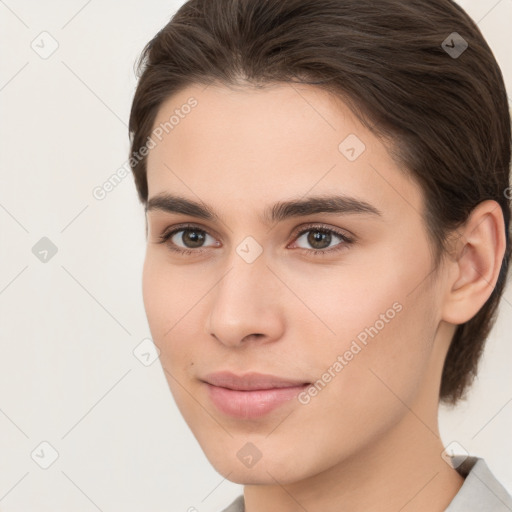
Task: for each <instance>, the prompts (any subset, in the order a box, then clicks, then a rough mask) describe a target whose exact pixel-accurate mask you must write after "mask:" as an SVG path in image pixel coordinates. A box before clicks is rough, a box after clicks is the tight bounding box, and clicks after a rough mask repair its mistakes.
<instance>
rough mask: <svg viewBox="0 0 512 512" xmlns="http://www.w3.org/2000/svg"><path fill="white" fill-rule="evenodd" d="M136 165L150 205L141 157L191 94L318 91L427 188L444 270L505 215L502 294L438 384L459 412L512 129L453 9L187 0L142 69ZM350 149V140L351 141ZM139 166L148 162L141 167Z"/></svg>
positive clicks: (478, 47) (448, 1) (477, 350)
mask: <svg viewBox="0 0 512 512" xmlns="http://www.w3.org/2000/svg"><path fill="white" fill-rule="evenodd" d="M136 71H137V76H138V77H139V81H138V85H137V89H136V92H135V96H134V99H133V104H132V108H131V113H130V121H129V132H130V141H131V148H130V166H131V169H132V172H133V175H134V179H135V184H136V187H137V192H138V195H139V198H140V201H141V202H142V203H143V204H147V200H148V184H147V167H146V162H147V157H146V156H145V155H144V156H143V157H141V156H140V155H141V152H140V150H141V148H143V147H144V146H145V145H146V144H147V141H148V137H149V136H150V135H151V133H152V130H153V129H154V126H153V125H154V122H155V119H156V116H157V112H158V110H159V108H160V106H161V105H162V103H163V102H164V101H165V100H167V99H168V98H169V97H170V96H172V95H173V94H175V93H177V92H179V91H180V90H182V89H184V88H186V87H187V86H189V85H193V84H205V85H209V84H213V83H216V84H220V85H225V86H228V87H244V86H255V87H263V86H265V85H267V84H268V85H272V84H274V83H283V82H289V83H305V84H313V85H315V86H317V87H319V88H322V89H323V90H325V91H327V92H329V93H332V94H333V95H335V96H336V97H339V98H340V99H342V101H344V102H345V103H347V104H348V106H349V107H350V108H351V110H352V111H353V112H354V114H355V115H356V116H357V118H358V119H359V120H360V121H361V123H362V124H363V125H364V126H366V127H367V128H369V129H370V130H371V131H372V132H373V133H374V134H375V135H376V136H378V137H380V138H381V139H382V140H383V141H385V142H386V146H387V147H388V150H389V152H390V154H391V155H392V156H393V158H394V159H395V160H396V162H397V163H398V164H399V166H400V168H401V169H402V170H403V172H405V173H407V175H409V176H411V177H412V178H413V179H414V180H415V182H416V183H417V184H418V185H419V186H420V188H421V190H422V192H423V197H424V200H425V209H424V211H423V212H421V213H422V215H423V219H424V222H425V225H426V228H427V232H428V235H429V239H430V241H431V250H432V256H433V261H434V268H437V267H438V265H439V263H440V261H441V256H442V254H444V253H446V251H448V241H449V239H450V237H449V234H450V232H451V233H452V234H453V232H454V230H456V228H457V227H460V226H461V225H462V224H463V223H464V222H465V221H466V220H467V218H468V216H469V214H470V213H471V211H472V209H473V208H474V207H475V206H477V205H478V204H479V203H480V202H482V201H484V200H487V199H493V200H495V201H497V202H498V203H499V205H500V207H501V209H502V211H503V216H504V219H505V231H506V252H505V256H504V258H503V261H502V265H501V270H500V273H499V278H498V281H497V284H496V286H495V287H494V290H493V291H492V293H491V296H490V297H489V299H488V300H487V301H486V303H485V304H484V306H483V307H482V308H481V309H480V310H479V312H478V313H477V314H476V315H475V316H474V317H473V318H471V319H470V320H469V321H468V322H466V323H464V324H462V325H458V326H457V328H456V332H455V335H454V337H453V340H452V342H451V345H450V348H449V351H448V354H447V357H446V361H445V363H444V368H443V374H442V379H441V387H440V400H441V401H444V402H445V403H451V404H455V403H456V402H457V401H458V400H459V399H461V398H463V397H464V396H465V392H466V390H467V388H468V387H469V385H470V384H471V382H472V381H473V379H474V377H475V375H476V372H477V365H478V361H479V358H480V355H481V353H482V350H483V347H484V343H485V340H486V339H487V337H488V335H489V332H490V330H491V328H492V326H493V325H494V323H495V320H496V315H497V308H498V304H499V301H500V298H501V295H502V293H503V290H504V286H505V283H506V278H507V273H508V263H509V259H510V253H511V247H510V238H509V221H510V204H509V197H510V194H509V171H510V157H511V126H510V123H511V121H510V112H509V106H508V100H507V94H506V90H505V85H504V81H503V76H502V74H501V71H500V68H499V66H498V64H497V62H496V60H495V58H494V55H493V53H492V51H491V49H490V48H489V46H488V45H487V43H486V41H485V40H484V37H483V36H482V33H481V32H480V30H479V28H478V27H477V25H476V24H475V22H474V21H473V20H472V19H471V18H470V17H469V16H468V15H467V14H466V13H465V12H464V11H463V10H462V9H461V7H460V6H458V5H457V4H456V3H455V2H453V1H452V0H379V1H377V2H376V1H375V0H189V1H187V2H186V3H185V4H184V5H182V7H181V8H179V10H178V11H177V12H176V13H175V15H174V16H173V17H172V18H171V20H170V21H169V23H167V25H166V26H165V27H163V28H162V29H161V30H160V31H159V32H158V33H157V34H156V36H155V37H154V38H153V39H152V40H151V41H149V43H148V44H147V45H146V46H145V48H144V49H143V51H142V53H141V55H140V58H139V61H138V63H137V70H136ZM340 142H341V141H340ZM135 155H137V158H134V157H135Z"/></svg>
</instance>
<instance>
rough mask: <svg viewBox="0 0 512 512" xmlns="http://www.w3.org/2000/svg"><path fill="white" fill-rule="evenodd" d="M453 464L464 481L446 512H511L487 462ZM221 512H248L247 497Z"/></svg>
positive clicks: (474, 459)
mask: <svg viewBox="0 0 512 512" xmlns="http://www.w3.org/2000/svg"><path fill="white" fill-rule="evenodd" d="M452 461H453V462H452V464H453V466H454V467H456V469H457V471H458V472H459V473H460V475H461V476H463V477H464V478H465V480H464V483H463V484H462V487H461V488H460V489H459V492H458V493H457V494H456V495H455V497H454V498H453V500H452V501H451V503H450V504H449V505H448V508H447V509H446V510H445V512H511V511H512V497H511V496H510V494H509V493H508V492H507V491H506V490H505V488H504V487H503V486H502V485H501V484H500V483H499V482H498V480H496V478H495V476H494V475H493V474H492V473H491V471H490V469H489V468H488V467H487V464H486V463H485V461H484V459H481V458H479V457H467V458H466V459H464V456H457V455H456V456H454V457H453V459H452ZM222 512H245V505H244V496H243V494H241V495H240V496H238V497H237V498H236V499H235V501H233V503H231V505H229V507H228V508H225V509H224V510H222Z"/></svg>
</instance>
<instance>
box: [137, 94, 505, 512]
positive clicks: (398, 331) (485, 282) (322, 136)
mask: <svg viewBox="0 0 512 512" xmlns="http://www.w3.org/2000/svg"><path fill="white" fill-rule="evenodd" d="M191 96H193V97H194V98H196V99H197V101H198V105H197V106H196V107H195V108H194V109H193V110H192V111H191V112H190V113H189V114H188V115H187V116H185V117H184V118H183V119H180V122H179V124H177V125H176V126H175V127H174V129H173V130H172V131H169V133H168V134H167V135H166V136H164V137H163V139H162V141H161V142H159V143H158V144H157V145H156V146H155V147H154V148H153V149H151V151H150V153H149V156H148V185H149V198H152V197H155V196H156V195H157V194H160V193H165V192H169V193H173V194H177V195H180V196H182V197H185V198H188V199H191V200H196V201H198V200H199V201H202V202H204V203H205V204H207V205H209V206H210V208H211V209H212V210H213V211H215V212H216V213H217V215H218V216H219V218H220V219H221V220H220V221H210V220H204V219H198V218H196V217H193V216H190V215H184V214H174V213H169V212H165V211H162V210H159V209H153V210H149V211H148V212H147V228H148V239H147V252H146V259H145V263H144V271H143V294H144V304H145V308H146V314H147V317H148V322H149V326H150V329H151V333H152V336H153V340H154V342H155V344H156V345H157V346H158V348H159V349H160V351H161V354H160V360H161V364H162V367H163V369H164V371H165V375H166V378H167V380H168V383H169V386H170V390H171V392H172V394H173V396H174V399H175V401H176V404H177V406H178V407H179V410H180V411H181V413H182V414H183V417H184V419H185V421H186V422H187V424H188V425H189V427H190V429H191V430H192V432H193V434H194V435H195V437H196V438H197V440H198V442H199V444H200V446H201V447H202V449H203V450H204V452H205V454H206V456H207V457H208V459H209V461H210V462H211V464H212V465H213V466H214V467H215V468H216V470H217V471H218V472H219V473H220V474H222V475H223V476H225V477H226V478H228V479H229V480H231V481H233V482H237V483H242V484H245V487H244V496H245V503H246V511H247V512H260V511H263V510H269V511H270V510H280V511H284V512H286V511H290V512H291V511H297V510H304V509H305V510H308V511H309V512H316V511H327V512H329V511H332V512H334V511H340V510H341V511H352V512H357V511H369V510H372V511H373V510H379V511H381V512H387V511H393V512H396V511H397V510H401V511H402V512H407V511H415V512H418V511H419V512H422V511H429V512H433V511H442V510H444V509H445V508H446V507H447V506H448V504H449V503H450V501H451V500H452V499H453V497H454V496H455V494H456V493H457V492H458V490H459V489H460V486H461V485H462V483H463V479H462V477H461V476H460V475H459V474H458V473H457V472H456V471H455V470H454V469H453V468H451V467H450V466H449V465H448V464H447V463H446V462H445V461H444V460H443V458H442V457H441V453H442V451H443V449H444V447H443V443H442V441H441V439H440V437H439V430H438V421H437V414H438V395H439V385H440V379H441V371H442V365H443V362H444V359H445V356H446V352H447V349H448V346H449V342H450V340H451V338H452V336H453V333H454V330H455V326H456V325H457V324H459V323H463V322H465V321H467V320H469V319H470V318H471V317H472V316H474V314H475V313H476V312H477V311H478V310H479V309H480V308H481V307H482V305H483V304H484V302H485V301H486V300H487V298H488V297H489V295H490V294H491V292H492V288H493V286H494V284H495V283H496V280H497V277H498V272H499V266H500V262H501V259H502V257H503V253H504V248H505V246H504V236H503V234H502V233H503V231H504V227H503V217H502V214H501V209H500V208H499V207H498V208H496V206H497V203H495V202H494V201H485V202H483V203H481V204H480V205H479V206H478V207H477V208H475V210H474V211H473V213H472V215H471V216H470V218H469V219H468V221H467V223H466V224H465V225H464V226H462V227H461V228H459V230H458V233H456V234H457V237H456V243H454V244H453V253H452V254H451V255H450V256H449V257H448V256H446V257H444V258H443V262H442V265H441V267H440V268H439V269H438V271H437V272H434V273H432V272H431V269H432V259H431V252H430V245H429V244H430V242H429V239H428V238H427V232H426V228H425V224H424V221H423V219H422V217H421V215H420V212H421V211H422V208H423V196H422V192H421V188H420V187H419V186H418V185H417V184H416V183H415V182H414V181H413V180H412V179H410V178H408V177H407V175H406V174H405V173H404V172H403V171H402V170H401V169H400V168H399V166H398V165H397V163H396V162H395V161H394V160H393V159H392V158H391V157H390V155H389V153H388V150H387V148H386V146H385V145H384V144H383V142H382V141H381V139H378V138H376V137H375V136H374V135H373V134H372V133H371V132H370V131H369V130H368V129H366V128H365V127H363V125H362V124H361V123H360V122H359V121H358V120H357V118H356V117H355V116H354V115H353V114H352V113H351V111H350V110H349V109H348V107H347V106H346V105H345V104H344V103H343V102H342V101H341V100H340V99H339V98H338V99H336V98H333V97H332V96H330V95H328V94H327V93H326V92H324V91H322V90H320V89H317V88H315V87H313V86H306V85H301V86H298V85H295V84H293V85H291V84H274V85H272V86H267V87H266V88H264V89H259V90H258V89H255V88H252V87H250V86H244V87H241V88H237V89H236V90H234V89H230V88H227V87H226V86H222V85H210V86H208V87H206V88H205V86H203V85H192V86H189V87H187V88H186V89H184V90H182V91H181V92H179V93H177V94H175V95H174V96H172V97H170V98H169V99H168V100H167V101H166V102H165V103H163V104H162V105H161V107H160V110H159V112H158V115H157V119H156V120H155V125H154V126H155V127H157V126H158V125H159V124H160V123H163V122H165V121H166V120H168V119H169V117H170V116H171V115H172V114H173V112H174V110H175V109H176V108H180V106H181V105H183V104H184V103H186V101H187V99H188V98H190V97H191ZM349 134H356V135H357V137H358V138H359V139H360V140H361V141H363V142H364V144H365V146H366V149H365V151H364V152H363V153H362V154H361V155H360V156H359V157H358V158H357V159H356V160H355V161H352V162H351V161H349V160H348V159H347V158H346V157H345V156H344V155H343V154H342V153H341V152H340V150H339V149H338V145H339V144H340V142H341V141H343V140H344V139H345V137H347V135H349ZM333 192H336V193H339V194H347V195H349V196H353V197H356V198H358V199H361V200H364V201H366V202H368V203H370V204H372V205H373V206H375V207H376V208H378V209H379V210H380V211H381V213H382V215H381V216H377V215H372V214H361V213H358V214H353V213H352V214H335V215H333V214H324V213H321V214H315V215H311V216H308V217H295V218H289V219H286V220H284V221H282V222H279V223H276V224H273V225H267V224H265V223H263V222H262V221H261V219H260V217H259V216H260V215H261V213H262V211H263V209H264V208H265V207H267V206H269V205H272V204H274V203H275V202H278V201H284V200H288V199H297V198H303V197H306V196H310V195H320V194H324V193H325V194H332V193H333ZM187 222H189V223H193V224H194V225H196V226H198V228H199V229H202V230H203V231H205V232H206V233H207V234H208V235H209V236H207V237H206V239H205V240H204V243H203V245H202V246H201V247H202V252H197V253H195V254H191V255H186V254H185V255H180V254H178V253H175V252H173V251H171V250H170V248H169V246H170V245H171V244H172V242H171V241H168V242H167V244H165V243H164V244H162V243H158V241H159V236H160V235H161V234H162V233H163V232H164V231H165V230H168V229H169V228H170V227H171V226H177V225H179V224H181V223H187ZM311 223H314V224H315V225H321V226H324V227H325V228H330V229H335V230H336V229H337V230H340V231H342V232H344V233H347V234H351V235H353V236H354V237H355V239H356V241H355V242H353V243H352V244H348V245H347V244H345V243H344V242H343V241H342V240H341V239H339V238H338V237H337V236H336V235H334V234H333V235H332V239H331V243H330V245H329V243H325V246H327V248H332V247H334V246H338V247H342V248H341V250H340V251H338V252H331V253H330V254H326V255H323V256H322V255H314V254H313V253H312V250H314V249H317V250H318V249H319V248H320V247H322V246H321V245H316V246H314V245H312V243H311V237H310V241H309V242H308V234H314V233H315V231H314V227H313V228H311V229H312V231H313V233H311V231H310V232H307V233H306V234H303V235H300V236H296V234H298V232H299V231H300V230H301V229H302V228H304V227H308V225H309V224H311ZM188 233H190V232H188ZM183 234H185V235H186V234H187V232H185V233H184V232H180V233H178V234H177V235H174V236H173V238H172V241H174V243H176V244H177V245H178V247H181V248H183V247H185V248H186V247H187V245H185V244H187V242H188V244H189V248H190V247H192V250H196V251H197V250H198V249H197V248H196V249H194V247H197V246H194V245H192V246H191V245H190V240H189V239H188V238H185V239H183V236H182V235H183ZM247 236H251V237H253V238H254V239H255V240H256V241H257V242H258V244H259V245H260V246H261V248H262V250H263V252H262V253H261V255H260V256H259V257H258V258H257V259H256V260H255V261H254V262H252V263H247V262H246V261H245V260H244V259H243V258H242V257H240V255H239V254H238V253H237V252H236V249H237V247H238V246H239V244H240V243H241V242H242V241H243V240H244V239H245V238H246V237H247ZM339 244H341V245H339ZM324 250H325V249H324ZM394 303H399V304H400V305H401V306H402V309H401V310H400V312H399V313H396V315H394V318H393V319H392V320H390V321H389V322H388V323H386V324H385V327H384V328H382V329H381V330H380V331H379V332H378V335H376V336H375V337H374V338H371V339H369V340H368V343H367V345H366V346H364V348H363V349H362V350H361V351H360V352H358V354H357V355H356V356H355V357H353V359H352V360H351V361H349V362H348V364H347V365H346V366H344V368H343V369H342V370H341V371H340V372H339V373H337V374H336V376H335V377H334V378H332V380H331V381H330V382H329V383H328V384H327V385H326V386H325V387H324V388H323V389H322V390H321V391H320V392H319V393H318V394H317V396H315V397H313V398H311V400H310V402H309V403H307V404H301V403H299V402H298V401H297V400H295V399H294V400H291V401H290V402H287V403H286V404H285V405H283V406H281V407H279V408H277V409H275V410H274V411H272V412H270V413H269V414H266V415H264V416H263V417H260V418H258V419H252V420H247V419H235V418H232V417H228V416H226V415H224V414H223V413H221V412H220V411H219V410H217V408H216V407H215V406H214V405H213V403H212V402H211V401H210V399H209V396H208V393H207V390H206V386H205V384H204V383H202V382H201V380H200V379H201V378H202V377H204V376H205V375H206V374H207V373H210V372H214V371H221V370H230V371H232V372H234V373H237V374H242V373H246V372H249V371H257V372H261V373H270V374H274V375H279V376H281V377H283V378H294V379H303V380H305V381H307V382H314V381H316V380H317V379H319V378H320V377H321V376H322V374H324V373H325V372H326V370H327V369H328V368H329V367H332V365H333V363H334V362H335V361H336V358H337V356H338V355H339V354H343V353H344V352H345V351H346V350H347V349H349V348H350V346H351V343H352V341H353V340H354V339H355V338H356V336H357V335H358V334H359V333H360V332H361V331H363V330H364V329H365V328H366V327H369V326H371V325H374V324H375V323H376V321H377V320H378V319H379V317H380V315H381V314H385V312H386V311H387V310H389V309H390V308H392V305H393V304H394ZM247 442H251V443H253V444H254V445H255V447H256V448H257V449H258V451H259V452H260V453H261V459H260V460H259V461H258V462H257V463H256V464H254V465H253V466H252V467H246V466H245V465H244V464H243V463H242V462H241V461H240V460H239V458H238V457H237V452H238V451H239V450H240V449H241V448H242V447H243V446H244V445H245V444H246V443H247Z"/></svg>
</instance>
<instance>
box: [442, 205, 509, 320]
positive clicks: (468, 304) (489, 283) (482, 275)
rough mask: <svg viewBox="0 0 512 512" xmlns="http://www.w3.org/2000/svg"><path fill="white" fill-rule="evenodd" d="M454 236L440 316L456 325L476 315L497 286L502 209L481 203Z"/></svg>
mask: <svg viewBox="0 0 512 512" xmlns="http://www.w3.org/2000/svg"><path fill="white" fill-rule="evenodd" d="M455 234H456V235H458V237H457V242H456V248H455V252H454V255H455V256H454V258H453V259H451V260H450V261H449V263H448V265H449V266H450V271H449V272H448V275H449V279H448V281H447V290H446V295H445V301H444V304H443V310H442V313H443V320H445V321H446V322H450V323H452V324H456V325H458V324H463V323H465V322H467V321H468V320H470V319H471V318H473V317H474V316H475V315H476V314H477V313H478V311H479V310H480V308H481V307H482V306H483V305H484V304H485V302H486V301H487V299H488V298H489V297H490V295H491V293H492V291H493V289H494V287H495V286H496V282H497V280H498V276H499V272H500V268H501V263H502V260H503V256H504V254H505V248H506V236H505V222H504V219H503V212H502V210H501V206H500V205H499V204H498V203H497V202H496V201H492V200H487V201H483V202H481V203H480V204H478V206H476V207H475V208H474V209H473V211H472V212H471V214H470V216H469V217H468V219H467V221H466V222H465V223H464V225H463V226H462V227H460V228H458V229H457V230H456V233H455Z"/></svg>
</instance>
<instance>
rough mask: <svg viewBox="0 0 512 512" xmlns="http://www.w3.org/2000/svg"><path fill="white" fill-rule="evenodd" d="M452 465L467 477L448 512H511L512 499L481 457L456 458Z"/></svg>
mask: <svg viewBox="0 0 512 512" xmlns="http://www.w3.org/2000/svg"><path fill="white" fill-rule="evenodd" d="M452 465H453V466H454V467H455V468H456V469H457V471H458V472H459V473H460V474H461V475H462V476H463V477H465V480H464V483H463V484H462V487H461V488H460V490H459V492H458V493H457V494H456V495H455V498H453V500H452V502H451V503H450V505H449V506H448V508H447V509H446V512H462V511H464V512H472V511H475V512H477V511H478V512H487V511H489V512H491V511H492V512H510V511H511V510H512V497H511V496H510V494H509V493H508V492H507V490H506V489H505V487H503V485H502V484H501V483H500V482H499V481H498V480H497V479H496V477H495V476H494V475H493V474H492V472H491V470H490V469H489V467H488V466H487V464H486V462H485V460H484V459H482V458H480V457H466V458H464V457H454V458H453V459H452Z"/></svg>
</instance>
